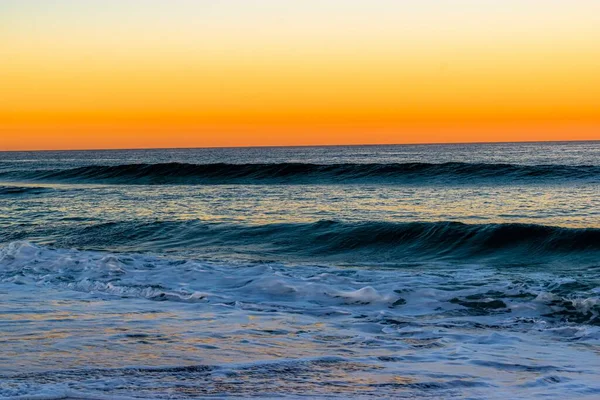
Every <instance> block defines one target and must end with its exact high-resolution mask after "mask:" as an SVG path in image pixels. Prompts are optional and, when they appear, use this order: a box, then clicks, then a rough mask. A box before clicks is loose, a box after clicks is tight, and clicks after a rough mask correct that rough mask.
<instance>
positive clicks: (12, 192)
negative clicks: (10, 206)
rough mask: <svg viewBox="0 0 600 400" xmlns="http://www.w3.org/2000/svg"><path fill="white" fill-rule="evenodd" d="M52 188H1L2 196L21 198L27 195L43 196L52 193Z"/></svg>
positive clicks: (0, 193)
mask: <svg viewBox="0 0 600 400" xmlns="http://www.w3.org/2000/svg"><path fill="white" fill-rule="evenodd" d="M51 191H53V189H51V188H43V187H30V186H0V196H19V195H26V194H43V193H47V192H51Z"/></svg>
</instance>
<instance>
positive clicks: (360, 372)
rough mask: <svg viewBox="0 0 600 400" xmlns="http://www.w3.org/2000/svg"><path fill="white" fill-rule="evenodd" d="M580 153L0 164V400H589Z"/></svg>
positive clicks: (53, 159)
mask: <svg viewBox="0 0 600 400" xmlns="http://www.w3.org/2000/svg"><path fill="white" fill-rule="evenodd" d="M599 199H600V143H598V142H580V143H546V144H542V143H524V144H475V145H419V146H358V147H315V148H307V147H303V148H252V149H189V150H123V151H88V152H13V153H0V299H1V303H0V333H1V335H0V396H3V397H15V396H45V397H43V398H65V397H71V398H115V397H120V398H198V397H203V396H217V397H220V396H230V397H242V398H246V397H264V396H274V397H292V398H293V397H300V396H303V395H304V396H309V397H327V398H329V397H341V398H347V397H349V396H351V397H366V398H371V397H383V398H391V397H432V398H455V397H456V398H463V397H472V398H482V397H484V398H495V397H498V398H501V397H502V398H506V397H507V396H509V397H511V396H514V394H515V393H517V394H518V395H519V397H524V398H530V397H531V398H535V397H546V398H547V397H551V398H561V397H565V396H567V397H569V398H586V397H587V398H597V396H598V394H599V393H600V385H599V384H598V381H597V374H598V372H599V371H600V357H598V354H600V316H599V313H600V302H599V297H600V277H599V272H600V263H599V262H598V260H599V256H600V200H599Z"/></svg>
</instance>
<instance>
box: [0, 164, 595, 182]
mask: <svg viewBox="0 0 600 400" xmlns="http://www.w3.org/2000/svg"><path fill="white" fill-rule="evenodd" d="M0 177H3V178H4V179H28V180H40V181H69V182H92V183H111V184H153V185H160V184H331V183H338V184H339V183H392V184H393V183H411V182H412V183H437V184H440V183H448V182H449V183H461V182H462V183H469V182H473V181H474V180H476V181H482V180H491V181H494V182H498V181H506V180H509V181H515V180H516V181H533V182H542V181H547V182H553V181H557V180H562V181H564V180H567V181H573V180H574V181H580V180H586V181H590V180H591V181H594V182H598V181H600V179H599V178H600V166H593V165H580V166H569V165H516V164H481V163H460V162H449V163H440V164H433V163H414V162H413V163H388V164H350V163H346V164H304V163H279V164H225V163H218V164H186V163H163V164H124V165H113V166H103V165H91V166H85V167H79V168H72V169H50V170H37V171H9V172H2V173H0Z"/></svg>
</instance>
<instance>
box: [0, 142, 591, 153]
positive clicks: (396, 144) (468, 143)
mask: <svg viewBox="0 0 600 400" xmlns="http://www.w3.org/2000/svg"><path fill="white" fill-rule="evenodd" d="M590 142H600V138H599V139H574V140H518V141H490V142H485V141H481V142H479V141H477V142H422V143H420V142H415V143H363V144H298V145H249V146H192V147H129V148H126V147H123V148H85V149H63V148H57V149H19V150H0V153H18V152H51V151H60V152H67V151H133V150H200V149H263V148H267V149H268V148H297V147H307V148H309V147H367V146H440V145H444V146H452V145H456V146H460V145H480V144H528V143H529V144H535V143H590Z"/></svg>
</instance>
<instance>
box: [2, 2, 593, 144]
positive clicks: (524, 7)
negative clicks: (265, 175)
mask: <svg viewBox="0 0 600 400" xmlns="http://www.w3.org/2000/svg"><path fill="white" fill-rule="evenodd" d="M586 139H600V1H597V0H573V1H564V0H453V1H451V0H414V1H409V0H406V1H403V0H361V1H359V0H197V1H192V0H163V1H159V0H86V1H81V0H3V1H0V150H16V149H73V148H136V147H142V148H144V147H203V146H247V145H307V144H360V143H428V142H429V143H431V142H471V141H475V142H481V141H519V140H586Z"/></svg>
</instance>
